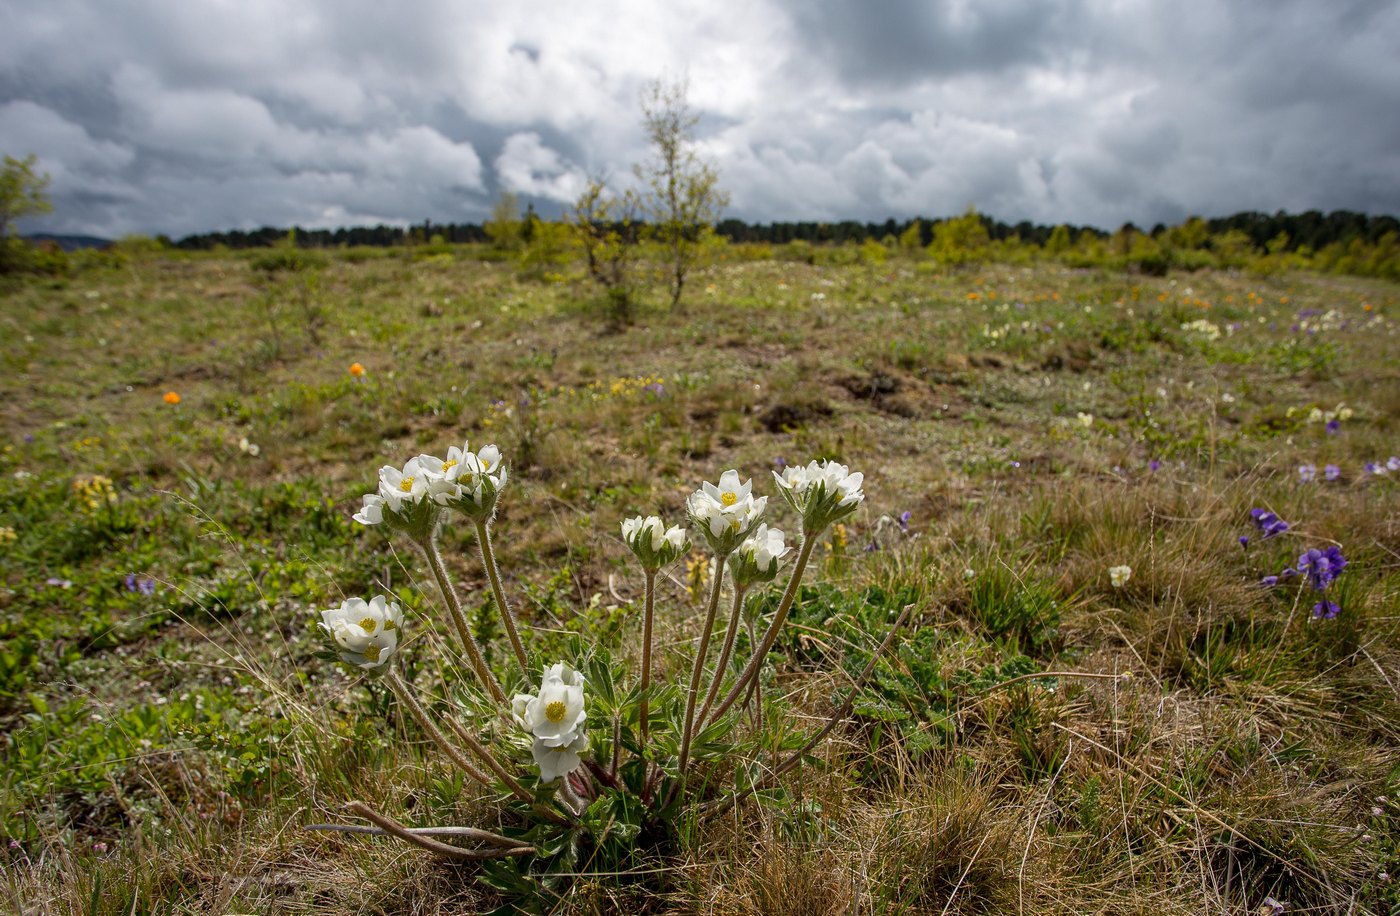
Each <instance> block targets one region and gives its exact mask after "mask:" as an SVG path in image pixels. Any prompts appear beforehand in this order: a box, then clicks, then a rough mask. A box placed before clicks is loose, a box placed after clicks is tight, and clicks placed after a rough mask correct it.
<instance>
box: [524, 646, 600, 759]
mask: <svg viewBox="0 0 1400 916" xmlns="http://www.w3.org/2000/svg"><path fill="white" fill-rule="evenodd" d="M557 668H558V666H555V669H557ZM564 668H565V669H566V670H567V673H568V675H569V678H570V681H572V683H568V682H566V681H565V680H564V678H563V677H560V676H558V674H554V675H553V676H551V672H553V671H554V670H555V669H551V671H550V672H546V674H545V677H544V681H543V683H541V684H540V692H539V695H538V696H535V697H531V698H530V701H529V702H528V703H526V704H525V722H526V725H527V726H528V728H529V730H530V734H532V735H534V736H535V738H536V739H538V740H540V741H543V742H544V743H545V744H547V745H549V746H550V747H558V746H560V745H564V744H569V743H570V742H572V741H573V740H574V738H575V737H577V733H578V730H579V729H580V727H582V725H583V723H584V721H585V720H586V719H587V718H588V713H587V712H586V711H585V710H584V708H583V678H582V676H581V675H579V674H578V672H577V671H574V670H573V669H572V668H569V667H568V666H567V665H565V666H564Z"/></svg>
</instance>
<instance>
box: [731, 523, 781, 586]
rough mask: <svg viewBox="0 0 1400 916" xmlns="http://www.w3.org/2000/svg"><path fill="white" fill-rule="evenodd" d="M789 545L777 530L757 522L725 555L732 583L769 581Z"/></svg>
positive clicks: (741, 584) (745, 584)
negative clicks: (751, 531)
mask: <svg viewBox="0 0 1400 916" xmlns="http://www.w3.org/2000/svg"><path fill="white" fill-rule="evenodd" d="M791 549H792V548H790V547H789V546H788V545H787V543H786V542H785V540H784V535H783V532H782V531H781V530H779V529H777V528H769V527H768V526H767V525H766V524H760V525H759V526H758V527H757V528H756V529H754V532H753V534H751V535H749V537H748V538H747V539H746V540H745V541H744V543H742V544H740V545H739V549H738V550H736V551H734V553H733V554H732V555H731V556H730V558H729V569H730V571H731V572H733V574H734V583H735V585H736V586H738V587H740V588H745V587H747V586H749V585H752V584H754V583H758V582H772V581H773V579H774V577H775V576H777V574H778V561H779V560H781V559H782V558H783V557H784V556H786V555H787V553H788V551H789V550H791Z"/></svg>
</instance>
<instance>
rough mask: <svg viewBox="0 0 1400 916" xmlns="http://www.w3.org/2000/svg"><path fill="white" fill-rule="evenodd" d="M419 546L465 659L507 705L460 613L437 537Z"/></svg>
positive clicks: (428, 539)
mask: <svg viewBox="0 0 1400 916" xmlns="http://www.w3.org/2000/svg"><path fill="white" fill-rule="evenodd" d="M419 546H420V547H422V548H423V555H424V556H426V557H427V558H428V567H429V568H430V569H432V571H433V578H435V579H437V584H438V589H439V590H440V591H441V592H442V600H443V601H446V602H447V610H448V611H449V612H450V613H451V615H452V623H453V624H454V625H455V626H456V627H457V636H458V637H459V638H461V640H462V645H463V646H465V647H466V649H467V660H468V661H470V662H471V666H472V670H473V671H475V672H476V676H477V679H478V680H480V681H481V683H482V684H483V685H484V686H485V687H486V689H487V690H488V691H490V693H491V697H492V699H494V700H495V701H496V702H497V703H500V704H502V705H503V706H505V705H508V704H507V703H506V695H505V692H504V691H502V690H501V685H500V684H498V683H496V678H495V676H494V675H493V674H492V673H491V669H490V668H488V667H486V659H484V658H482V657H481V650H480V649H478V648H477V647H476V640H475V639H472V633H471V630H470V629H469V628H468V627H467V618H466V617H464V616H463V615H462V603H461V602H460V601H458V600H457V590H456V589H454V588H453V587H452V581H451V580H450V579H448V578H447V567H445V566H443V564H442V553H441V552H440V551H439V550H438V546H437V538H435V537H432V536H429V537H426V538H424V539H423V540H422V541H421V542H419Z"/></svg>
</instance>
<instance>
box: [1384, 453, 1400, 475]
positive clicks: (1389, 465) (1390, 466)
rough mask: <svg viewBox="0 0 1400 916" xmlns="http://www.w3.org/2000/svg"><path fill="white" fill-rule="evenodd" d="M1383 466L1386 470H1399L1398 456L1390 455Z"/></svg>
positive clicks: (1399, 461) (1399, 458)
mask: <svg viewBox="0 0 1400 916" xmlns="http://www.w3.org/2000/svg"><path fill="white" fill-rule="evenodd" d="M1385 468H1386V470H1388V471H1400V457H1398V456H1396V455H1391V456H1390V458H1389V459H1388V460H1387V461H1386V463H1385Z"/></svg>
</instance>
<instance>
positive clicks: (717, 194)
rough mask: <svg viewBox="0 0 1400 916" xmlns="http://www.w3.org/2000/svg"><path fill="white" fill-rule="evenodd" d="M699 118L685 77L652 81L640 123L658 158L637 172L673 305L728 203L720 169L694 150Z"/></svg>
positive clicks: (645, 164)
mask: <svg viewBox="0 0 1400 916" xmlns="http://www.w3.org/2000/svg"><path fill="white" fill-rule="evenodd" d="M699 121H700V117H699V115H697V114H695V113H694V112H693V111H691V109H690V103H689V102H688V101H687V99H686V84H685V82H684V81H677V82H674V83H667V82H664V81H662V80H654V81H652V82H650V83H648V84H647V86H646V88H645V89H644V90H643V91H642V123H643V125H644V126H645V127H646V132H647V139H648V140H649V141H650V142H651V147H652V151H653V154H654V158H653V159H652V160H651V161H650V162H647V163H644V164H642V165H638V166H637V167H636V169H635V171H636V174H637V177H638V178H639V179H641V180H642V182H643V183H644V185H645V186H646V188H647V192H646V196H645V198H644V199H643V201H642V205H643V209H644V211H645V213H646V216H647V218H648V222H649V224H650V229H649V231H650V234H651V237H652V238H654V239H655V240H656V241H657V242H659V243H660V244H661V246H662V248H663V249H664V250H665V252H666V259H667V274H668V277H667V279H668V280H669V283H670V287H671V307H672V308H675V307H676V306H677V305H679V304H680V301H681V293H682V291H683V290H684V289H685V278H686V275H687V274H688V273H689V272H690V268H691V266H692V265H693V264H694V263H695V259H696V256H697V255H698V253H699V251H700V249H701V246H702V245H703V244H704V243H705V242H706V241H707V239H708V237H709V236H710V235H712V234H713V233H714V224H715V223H716V222H717V221H718V220H719V217H720V214H721V213H722V212H723V211H724V208H725V206H726V205H727V204H728V203H729V195H727V194H725V193H724V192H723V191H721V190H720V189H719V175H718V173H717V172H716V171H715V169H714V167H713V166H712V165H710V163H708V162H705V161H704V160H702V159H701V158H700V157H699V156H698V155H697V154H696V152H695V125H696V124H698V123H699Z"/></svg>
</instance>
